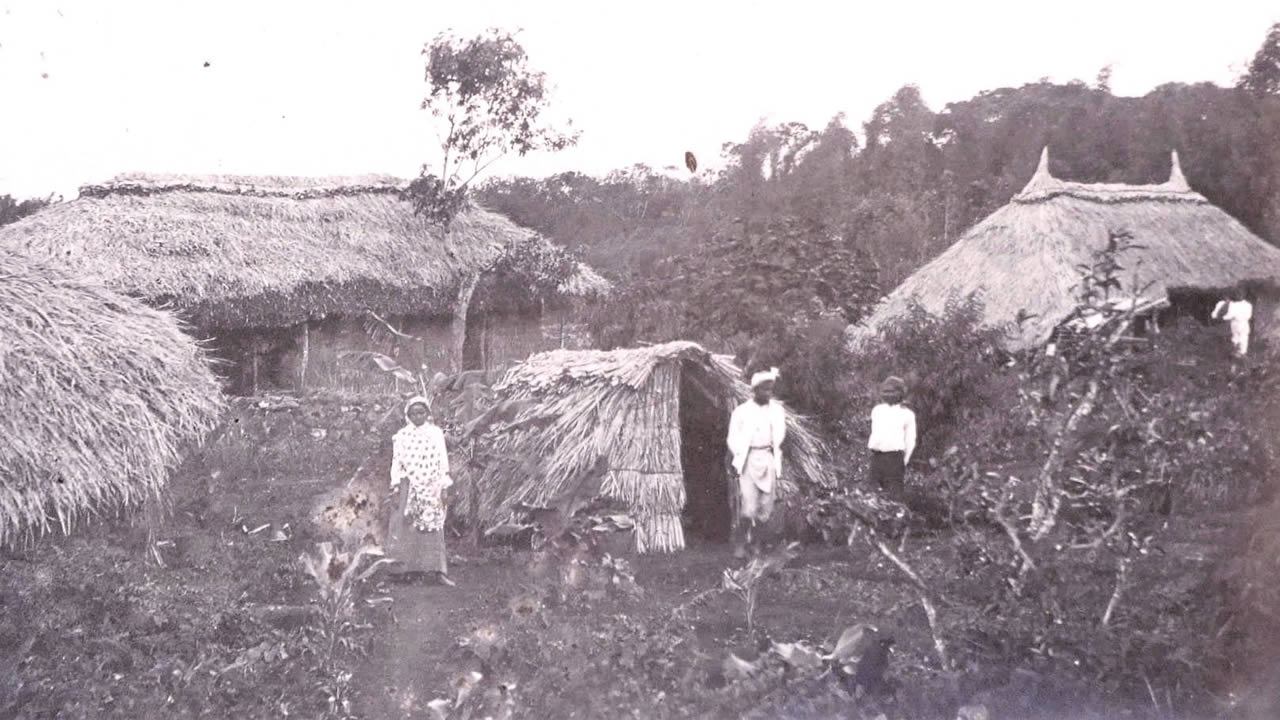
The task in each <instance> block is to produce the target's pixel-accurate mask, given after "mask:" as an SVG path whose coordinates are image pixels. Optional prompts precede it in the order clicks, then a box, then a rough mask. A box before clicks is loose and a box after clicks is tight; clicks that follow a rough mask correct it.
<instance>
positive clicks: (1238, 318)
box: [1211, 289, 1253, 358]
mask: <svg viewBox="0 0 1280 720" xmlns="http://www.w3.org/2000/svg"><path fill="white" fill-rule="evenodd" d="M1211 317H1212V318H1213V319H1214V320H1225V321H1226V322H1228V323H1230V324H1231V350H1232V353H1233V354H1234V355H1235V356H1236V357H1237V358H1242V357H1244V355H1245V353H1247V352H1249V321H1250V320H1252V319H1253V304H1252V303H1250V302H1249V301H1248V300H1247V299H1246V298H1245V294H1244V290H1241V289H1236V290H1234V291H1232V293H1231V297H1230V298H1229V299H1227V300H1223V301H1221V302H1219V303H1218V304H1217V305H1216V306H1215V307H1214V308H1213V315H1211Z"/></svg>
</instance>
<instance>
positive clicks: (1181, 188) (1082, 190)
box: [1010, 145, 1209, 204]
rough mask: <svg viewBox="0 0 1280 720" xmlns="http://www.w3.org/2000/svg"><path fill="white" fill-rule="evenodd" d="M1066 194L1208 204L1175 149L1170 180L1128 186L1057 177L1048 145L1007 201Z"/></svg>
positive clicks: (1115, 200) (1098, 199)
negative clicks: (1190, 180) (1190, 182)
mask: <svg viewBox="0 0 1280 720" xmlns="http://www.w3.org/2000/svg"><path fill="white" fill-rule="evenodd" d="M1064 195H1065V196H1068V197H1074V198H1079V199H1081V200H1092V201H1094V202H1103V203H1122V202H1180V203H1183V202H1185V203H1200V204H1208V203H1209V200H1208V199H1207V198H1205V197H1204V196H1203V195H1201V194H1200V193H1198V192H1195V191H1194V190H1192V189H1191V186H1190V185H1188V184H1187V179H1186V177H1185V176H1184V175H1183V174H1182V166H1181V164H1180V163H1179V162H1178V151H1177V150H1174V151H1172V153H1171V158H1170V168H1169V179H1168V180H1166V181H1165V182H1163V183H1155V184H1149V185H1131V184H1127V183H1085V182H1075V181H1070V180H1060V179H1058V178H1056V177H1054V176H1053V174H1052V173H1051V172H1049V147H1048V146H1047V145H1046V146H1045V148H1044V149H1043V150H1042V151H1041V152H1040V162H1039V164H1038V165H1036V170H1035V172H1034V173H1033V174H1032V176H1031V179H1030V180H1029V181H1027V184H1026V186H1025V187H1023V188H1022V191H1021V192H1019V193H1018V194H1017V195H1014V196H1013V198H1012V200H1010V202H1015V203H1037V202H1045V201H1046V200H1052V199H1053V198H1055V197H1061V196H1064Z"/></svg>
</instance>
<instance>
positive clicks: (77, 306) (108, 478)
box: [0, 250, 222, 544]
mask: <svg viewBox="0 0 1280 720" xmlns="http://www.w3.org/2000/svg"><path fill="white" fill-rule="evenodd" d="M0 398H3V407H4V412H0V437H3V438H4V441H3V442H0V544H11V543H13V542H14V541H15V540H17V539H19V538H23V537H27V538H30V537H34V536H35V535H37V534H40V533H42V532H44V531H45V530H47V529H48V528H49V526H50V524H51V523H52V522H56V523H57V524H58V525H60V526H61V527H62V529H63V530H64V531H66V530H70V528H71V527H72V525H73V524H74V523H75V521H76V520H77V519H78V518H80V517H82V516H86V515H88V516H91V515H94V514H98V513H101V512H104V511H109V510H112V509H116V508H121V507H127V506H130V505H134V504H136V503H137V502H138V501H140V500H143V499H145V498H146V497H147V496H149V495H154V494H156V493H158V492H159V491H160V490H161V489H162V488H163V487H164V486H165V483H166V481H167V478H168V474H169V471H170V470H171V469H172V468H173V467H174V466H175V465H176V464H177V463H178V461H179V459H180V457H179V455H180V451H181V449H182V448H183V447H184V445H186V444H187V443H189V442H192V441H197V440H199V439H201V438H202V437H203V435H204V433H205V432H207V431H208V430H209V429H210V428H211V427H212V425H213V424H214V422H215V421H216V419H217V416H218V414H219V413H220V411H221V407H222V396H221V392H220V390H219V386H218V382H217V380H216V379H215V378H214V376H213V373H212V372H210V370H209V367H208V364H207V363H206V359H205V356H204V353H203V352H202V351H201V350H200V348H199V347H198V346H197V345H196V343H195V342H194V341H193V340H192V339H191V338H190V337H188V336H187V335H186V334H184V333H183V332H182V330H181V329H180V328H179V326H178V323H177V321H176V320H175V319H174V318H173V317H172V316H171V315H169V314H167V313H165V312H162V311H158V310H154V309H151V308H148V307H146V306H144V305H142V304H141V303H139V302H137V301H136V300H132V299H129V298H127V297H124V296H122V295H119V294H117V293H115V292H112V291H109V290H106V289H104V288H102V287H101V286H100V285H98V284H96V283H93V282H86V281H83V280H80V279H77V278H75V277H74V276H72V275H71V274H70V273H68V272H67V271H66V270H65V269H63V268H60V267H54V266H52V265H51V264H50V263H48V261H45V260H34V259H32V258H29V257H26V256H21V255H17V254H13V253H10V252H6V251H2V250H0Z"/></svg>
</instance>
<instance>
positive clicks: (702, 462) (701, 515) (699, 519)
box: [680, 366, 733, 542]
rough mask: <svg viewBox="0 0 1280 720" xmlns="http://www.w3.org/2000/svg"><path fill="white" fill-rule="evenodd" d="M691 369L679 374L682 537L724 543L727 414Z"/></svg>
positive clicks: (728, 524) (727, 526)
mask: <svg viewBox="0 0 1280 720" xmlns="http://www.w3.org/2000/svg"><path fill="white" fill-rule="evenodd" d="M731 411H732V408H731V407H728V406H726V405H725V404H724V401H722V400H721V399H720V398H718V397H717V396H716V394H714V393H712V392H710V390H709V388H708V387H707V384H706V383H704V382H703V381H702V380H701V378H699V373H698V372H697V370H696V369H694V368H689V367H687V366H686V368H685V369H684V371H683V372H681V373H680V455H681V457H680V460H681V464H682V466H683V470H684V485H685V497H686V499H685V506H684V516H683V521H684V528H685V534H686V536H690V537H697V538H701V539H703V540H707V541H712V542H728V541H729V536H730V531H731V529H732V520H733V517H732V511H731V509H730V507H731V506H730V503H729V472H728V465H727V460H726V457H727V454H728V443H727V439H726V438H727V436H728V434H729V414H730V412H731Z"/></svg>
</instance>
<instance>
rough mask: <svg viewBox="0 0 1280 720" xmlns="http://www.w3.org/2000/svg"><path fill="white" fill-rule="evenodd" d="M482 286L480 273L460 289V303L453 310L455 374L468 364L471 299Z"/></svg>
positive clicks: (465, 282) (453, 359)
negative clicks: (468, 325)
mask: <svg viewBox="0 0 1280 720" xmlns="http://www.w3.org/2000/svg"><path fill="white" fill-rule="evenodd" d="M479 284H480V273H475V274H473V275H471V276H470V277H468V278H467V279H466V280H465V281H463V283H462V287H461V288H459V289H458V302H457V304H456V305H454V308H453V352H452V353H451V354H452V357H450V358H449V364H450V365H451V366H452V369H453V371H454V372H455V373H460V372H462V371H463V370H464V369H465V367H466V364H465V362H464V357H463V352H464V349H465V348H466V342H467V313H468V312H469V311H470V310H471V297H472V296H473V295H475V292H476V286H478V285H479Z"/></svg>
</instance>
